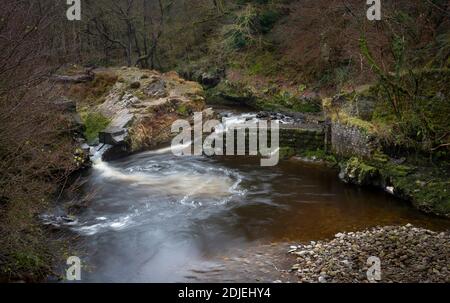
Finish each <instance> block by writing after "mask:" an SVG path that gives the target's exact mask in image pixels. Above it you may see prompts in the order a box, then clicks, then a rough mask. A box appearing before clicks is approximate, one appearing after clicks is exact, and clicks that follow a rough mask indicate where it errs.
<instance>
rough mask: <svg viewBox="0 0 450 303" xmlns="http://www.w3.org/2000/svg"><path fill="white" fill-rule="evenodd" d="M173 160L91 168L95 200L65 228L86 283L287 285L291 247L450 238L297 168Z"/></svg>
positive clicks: (410, 213)
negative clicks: (352, 237)
mask: <svg viewBox="0 0 450 303" xmlns="http://www.w3.org/2000/svg"><path fill="white" fill-rule="evenodd" d="M259 164H260V162H259V159H256V158H249V157H224V158H207V157H203V156H201V157H176V156H174V155H173V154H172V153H171V152H170V150H167V149H161V150H157V151H150V152H144V153H140V154H136V155H132V156H130V157H127V158H124V159H121V160H117V161H113V162H108V163H106V162H103V161H101V160H99V159H97V160H95V161H94V165H93V168H92V169H91V171H90V173H89V176H88V177H87V183H86V185H85V188H84V190H85V191H86V192H90V193H91V192H94V193H95V196H94V198H93V200H92V202H91V204H90V205H89V207H88V208H87V209H86V210H84V211H83V212H82V213H81V214H80V215H79V216H78V218H77V220H76V222H74V223H72V224H70V226H67V228H68V229H70V230H71V231H72V232H74V233H75V234H76V235H78V236H79V237H78V238H79V240H78V241H79V243H80V245H79V246H80V247H81V248H82V249H81V250H80V251H81V252H80V254H81V255H80V257H81V259H82V262H83V264H84V265H85V266H84V267H83V272H82V281H83V282H220V281H225V282H234V281H236V282H237V281H239V282H257V281H263V282H271V281H274V280H278V279H286V280H289V278H288V277H286V276H285V275H286V274H285V273H284V271H283V270H281V268H282V267H283V266H287V260H288V256H287V254H286V252H287V250H289V245H290V243H296V242H297V243H298V242H307V241H311V240H321V239H327V238H332V237H333V236H334V235H335V234H336V233H338V232H342V231H357V230H361V229H366V228H369V227H374V226H378V225H400V224H406V223H411V224H414V225H417V226H420V227H426V228H429V229H433V230H446V229H448V228H449V227H450V221H448V220H444V219H439V218H435V217H432V216H428V215H425V214H422V213H421V212H419V211H417V210H415V209H413V208H412V207H411V206H410V205H408V203H406V202H404V201H400V200H398V199H396V198H394V197H392V196H391V195H389V194H388V193H384V192H382V191H380V190H375V189H373V190H371V189H367V188H358V187H355V186H351V185H346V184H344V183H342V182H341V181H340V180H339V179H338V177H337V174H338V173H337V171H336V170H332V169H329V168H324V167H321V166H317V165H314V164H306V163H303V162H300V161H298V160H288V161H281V162H280V164H279V165H278V166H275V167H261V166H260V165H259Z"/></svg>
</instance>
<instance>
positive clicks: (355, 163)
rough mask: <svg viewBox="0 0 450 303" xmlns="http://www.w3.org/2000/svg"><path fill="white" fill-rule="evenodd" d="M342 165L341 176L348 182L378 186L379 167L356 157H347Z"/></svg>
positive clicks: (379, 178)
mask: <svg viewBox="0 0 450 303" xmlns="http://www.w3.org/2000/svg"><path fill="white" fill-rule="evenodd" d="M342 166H343V167H342V171H341V178H342V179H343V180H344V181H346V182H348V183H352V184H356V185H373V186H379V185H380V183H381V175H380V171H379V169H378V168H376V167H374V166H371V165H368V164H367V163H365V162H364V161H362V160H360V159H358V158H357V157H353V158H351V159H349V160H348V161H347V162H345V163H343V165H342Z"/></svg>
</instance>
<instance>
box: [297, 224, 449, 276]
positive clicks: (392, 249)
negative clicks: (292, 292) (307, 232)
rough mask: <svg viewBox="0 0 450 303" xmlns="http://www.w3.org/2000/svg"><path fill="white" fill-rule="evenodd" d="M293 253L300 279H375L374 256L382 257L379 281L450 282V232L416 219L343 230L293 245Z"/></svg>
mask: <svg viewBox="0 0 450 303" xmlns="http://www.w3.org/2000/svg"><path fill="white" fill-rule="evenodd" d="M289 253H290V255H291V256H292V258H293V259H294V258H295V260H296V261H295V264H294V265H293V266H292V268H291V270H292V272H293V274H294V275H296V276H297V277H298V279H299V282H316V283H317V282H323V283H326V282H332V283H355V282H356V283H365V282H369V281H368V277H367V271H368V269H369V267H370V266H371V265H368V264H367V260H368V258H369V257H377V258H379V259H380V261H381V264H380V265H381V280H380V281H379V282H383V283H390V282H400V283H417V282H420V283H422V282H440V283H448V282H450V233H449V232H448V231H446V232H433V231H430V230H427V229H423V228H417V227H414V226H412V225H411V224H408V225H405V226H385V227H376V228H373V229H368V230H364V231H360V232H348V233H346V232H343V233H338V234H336V236H335V238H334V239H332V240H330V241H317V242H315V241H312V242H310V243H308V244H299V245H295V246H291V248H290V251H289ZM293 262H294V261H293Z"/></svg>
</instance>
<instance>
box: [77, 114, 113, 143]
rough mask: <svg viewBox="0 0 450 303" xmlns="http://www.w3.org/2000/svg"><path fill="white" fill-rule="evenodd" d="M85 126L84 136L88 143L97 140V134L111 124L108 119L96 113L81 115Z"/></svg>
mask: <svg viewBox="0 0 450 303" xmlns="http://www.w3.org/2000/svg"><path fill="white" fill-rule="evenodd" d="M81 118H82V119H83V123H84V125H85V132H84V135H85V137H86V139H87V140H88V142H93V141H94V140H95V139H96V138H98V133H99V132H101V131H102V130H104V129H105V128H106V127H107V126H108V125H109V123H110V122H111V121H110V120H109V119H108V118H106V117H105V116H103V115H102V114H100V113H97V112H88V113H84V114H82V115H81Z"/></svg>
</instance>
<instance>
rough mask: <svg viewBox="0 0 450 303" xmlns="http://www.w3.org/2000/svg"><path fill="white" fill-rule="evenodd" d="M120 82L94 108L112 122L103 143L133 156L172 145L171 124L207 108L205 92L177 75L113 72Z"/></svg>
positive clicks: (139, 71)
mask: <svg viewBox="0 0 450 303" xmlns="http://www.w3.org/2000/svg"><path fill="white" fill-rule="evenodd" d="M108 72H113V73H115V74H116V75H117V77H118V80H117V82H116V83H115V84H114V85H113V86H112V88H111V89H110V90H109V91H108V92H107V93H106V95H105V97H104V101H103V102H102V103H101V104H99V105H96V106H95V107H92V108H90V109H89V110H90V111H95V112H98V113H100V114H101V115H103V116H104V117H106V118H107V119H109V120H110V123H109V126H108V127H107V128H106V129H104V130H103V131H101V132H100V134H99V139H100V143H102V144H109V145H113V146H115V148H113V151H112V152H113V153H114V149H116V151H117V150H121V151H122V152H125V153H132V152H137V151H141V150H145V149H148V148H154V147H156V146H158V145H161V144H164V143H168V142H170V140H171V138H172V133H171V125H172V123H173V122H174V121H175V120H177V119H181V118H183V119H189V118H190V117H191V115H192V114H193V113H194V112H201V111H203V110H204V108H205V100H204V97H203V89H202V87H201V86H200V85H199V84H198V83H196V82H190V81H185V80H184V79H182V78H181V77H179V75H178V74H177V73H175V72H169V73H165V74H161V73H159V72H157V71H153V70H141V69H137V68H122V69H111V70H108Z"/></svg>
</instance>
